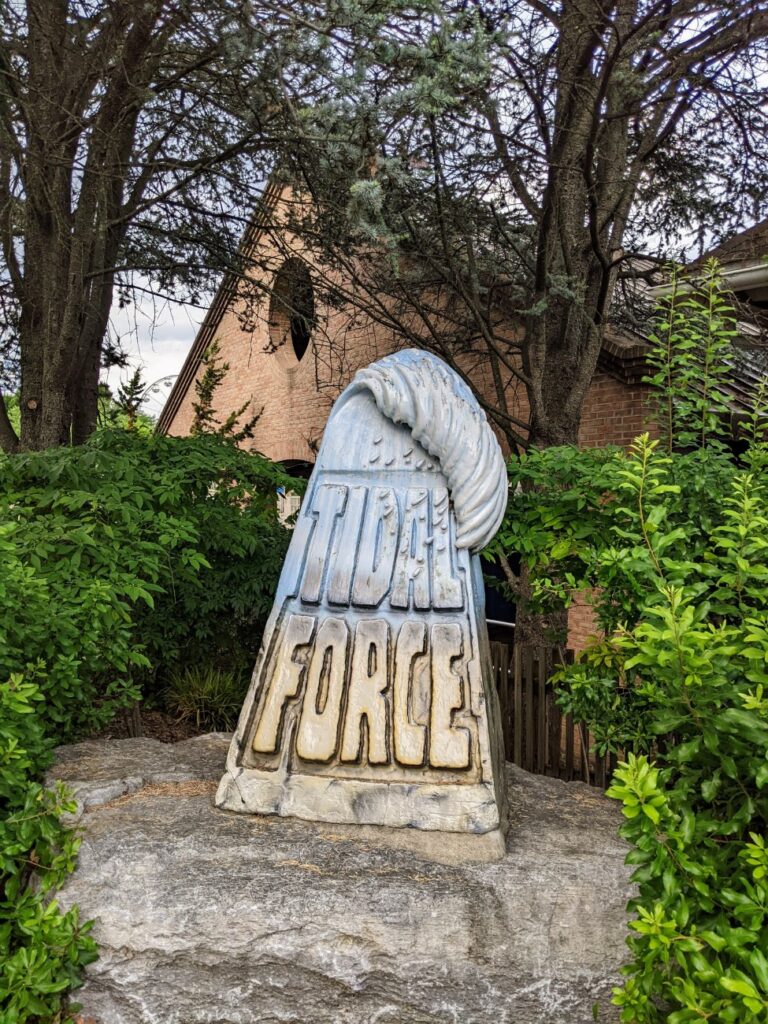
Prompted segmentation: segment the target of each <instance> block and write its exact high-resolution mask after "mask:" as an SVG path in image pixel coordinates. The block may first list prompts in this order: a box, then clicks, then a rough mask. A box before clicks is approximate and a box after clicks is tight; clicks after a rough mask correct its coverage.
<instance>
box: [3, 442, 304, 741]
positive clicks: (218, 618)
mask: <svg viewBox="0 0 768 1024" xmlns="http://www.w3.org/2000/svg"><path fill="white" fill-rule="evenodd" d="M0 479H1V480H2V484H0V522H4V526H3V530H4V531H5V533H4V535H5V536H6V538H7V540H8V542H9V543H11V544H12V546H13V548H14V550H15V551H16V552H17V553H18V556H19V558H20V560H21V563H22V565H23V571H24V573H25V574H26V576H27V577H28V579H29V581H32V583H31V585H32V584H33V585H34V586H35V587H37V588H38V589H40V590H41V591H42V592H43V593H44V595H45V603H46V613H45V614H44V615H39V614H38V613H37V612H36V611H34V610H29V608H28V605H27V602H26V601H25V600H24V599H23V594H24V586H23V585H22V586H20V590H19V593H18V595H17V604H16V609H15V612H14V615H13V616H11V617H10V621H9V622H7V623H6V624H5V630H6V633H5V637H4V639H5V641H6V642H5V643H4V645H3V646H2V647H1V648H0V678H7V677H8V676H9V675H10V673H11V672H24V671H25V669H26V666H27V665H28V663H29V661H30V657H31V652H34V658H33V660H35V661H37V660H38V659H39V660H40V661H41V663H42V664H44V666H45V673H44V676H43V678H42V682H41V689H42V690H43V693H44V695H45V702H44V704H43V705H42V708H41V711H40V714H41V715H42V717H43V718H44V720H45V722H46V728H47V729H48V731H49V732H50V733H51V734H53V735H56V737H57V739H59V740H66V739H70V738H72V737H75V736H79V735H82V734H83V732H85V731H88V730H93V729H95V728H98V727H99V726H100V725H101V724H103V723H104V722H105V721H106V720H108V718H109V717H110V716H111V715H112V714H113V713H114V710H115V708H116V707H119V706H122V705H125V704H128V703H130V702H131V701H133V700H135V699H137V698H138V697H139V696H140V694H141V692H142V690H143V692H144V693H145V694H147V695H152V694H157V693H159V692H161V690H162V689H163V688H164V685H165V680H166V679H167V678H168V676H169V675H170V673H171V672H172V671H174V670H176V669H178V668H179V667H181V666H183V664H184V663H185V662H189V663H213V664H218V665H221V667H232V666H236V667H237V668H238V669H239V668H240V667H241V666H242V664H243V662H251V661H252V660H253V658H254V657H255V654H256V650H257V648H258V643H259V640H260V635H261V627H262V623H263V621H264V618H265V617H266V614H267V613H268V610H269V607H270V605H271V601H272V596H273V593H274V588H275V586H276V582H277V578H278V576H279V571H280V565H281V563H282V559H283V555H284V552H285V549H286V545H287V541H288V533H287V531H286V530H285V529H284V527H283V526H282V525H281V524H280V523H279V522H278V520H277V514H276V507H275V489H276V487H277V486H278V485H280V484H286V483H288V484H289V485H290V484H291V481H290V480H289V479H288V478H286V477H285V476H284V475H283V474H281V473H280V472H279V470H278V469H277V468H276V467H275V466H273V465H272V464H271V463H270V462H268V461H267V460H266V459H263V458H261V457H260V456H257V455H251V454H248V453H246V452H243V451H240V450H239V449H238V448H236V447H235V445H234V444H233V443H231V442H230V441H227V440H224V439H222V438H220V437H216V436H211V435H204V436H200V437H197V438H171V437H151V438H142V437H140V436H137V435H136V434H135V433H129V432H112V433H110V432H105V433H102V434H100V435H97V436H96V437H95V438H94V439H93V441H92V442H91V443H89V444H88V445H85V446H83V447H81V448H74V449H53V450H50V451H46V452H39V453H32V454H24V455H14V456H4V457H1V458H0Z"/></svg>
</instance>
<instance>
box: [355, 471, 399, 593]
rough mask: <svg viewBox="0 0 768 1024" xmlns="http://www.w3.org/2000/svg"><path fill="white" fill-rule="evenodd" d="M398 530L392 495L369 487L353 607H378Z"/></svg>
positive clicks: (389, 573)
mask: <svg viewBox="0 0 768 1024" xmlns="http://www.w3.org/2000/svg"><path fill="white" fill-rule="evenodd" d="M399 530H400V512H399V510H398V507H397V498H396V497H395V492H394V491H392V490H390V489H389V488H387V487H374V488H372V489H371V492H370V496H369V498H368V508H367V509H366V513H365V522H364V523H363V535H362V537H361V538H360V548H359V551H358V560H357V567H356V569H355V582H354V585H353V587H352V604H353V605H357V606H358V607H359V608H376V607H377V606H378V605H379V604H381V600H382V598H383V597H384V596H385V595H386V593H387V591H388V590H389V584H390V581H391V579H392V565H393V563H394V560H395V552H396V550H397V538H398V534H399Z"/></svg>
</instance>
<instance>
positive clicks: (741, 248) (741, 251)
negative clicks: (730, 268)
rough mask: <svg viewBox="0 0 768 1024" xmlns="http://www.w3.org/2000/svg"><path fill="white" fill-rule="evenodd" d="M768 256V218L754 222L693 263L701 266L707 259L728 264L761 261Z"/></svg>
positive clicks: (724, 264)
mask: <svg viewBox="0 0 768 1024" xmlns="http://www.w3.org/2000/svg"><path fill="white" fill-rule="evenodd" d="M766 256H768V219H766V220H761V221H760V222H759V223H757V224H753V225H752V227H751V228H747V229H746V231H740V232H739V233H738V234H737V235H732V236H731V237H730V238H728V239H726V241H724V242H721V243H720V245H717V246H715V248H714V249H710V250H709V252H706V253H704V255H703V256H700V257H699V259H697V260H696V261H695V262H694V263H693V264H692V265H693V266H700V265H701V264H702V263H704V262H705V261H706V260H711V259H716V260H717V261H718V263H720V264H722V265H723V266H727V265H728V264H729V263H760V262H761V260H763V259H765V257H766Z"/></svg>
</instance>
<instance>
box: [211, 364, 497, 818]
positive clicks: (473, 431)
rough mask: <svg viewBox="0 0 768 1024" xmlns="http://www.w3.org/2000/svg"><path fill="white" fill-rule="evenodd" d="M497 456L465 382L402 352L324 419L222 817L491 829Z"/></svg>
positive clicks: (227, 778)
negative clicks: (487, 609) (490, 617)
mask: <svg viewBox="0 0 768 1024" xmlns="http://www.w3.org/2000/svg"><path fill="white" fill-rule="evenodd" d="M506 501H507V477H506V471H505V467H504V461H503V458H502V455H501V451H500V449H499V445H498V443H497V441H496V439H495V437H494V435H493V433H492V432H491V430H490V427H489V426H488V423H487V421H486V418H485V415H484V414H483V412H482V411H481V409H480V408H479V406H478V404H477V401H476V400H475V398H474V396H473V395H472V393H471V391H470V390H469V388H467V386H466V385H465V384H464V382H463V381H462V380H461V379H460V378H459V377H458V375H457V374H455V373H454V372H453V371H452V370H450V369H449V368H448V367H447V366H446V365H445V364H444V363H443V362H441V360H439V359H437V358H436V357H434V356H431V355H428V354H426V353H424V352H419V351H415V350H408V351H405V352H399V353H396V354H395V355H391V356H387V357H386V358H385V359H382V360H380V361H379V362H377V363H374V364H373V365H372V366H369V367H368V368H367V369H365V370H362V371H360V372H359V373H358V374H357V376H356V377H355V379H354V381H353V382H352V384H350V386H349V387H348V388H347V389H346V391H345V392H344V393H343V394H342V396H341V397H340V398H339V400H338V401H337V402H336V405H335V406H334V409H333V412H332V414H331V416H330V418H329V420H328V424H327V426H326V429H325V435H324V439H323V443H322V446H321V448H320V453H319V456H318V459H317V464H316V466H315V469H314V472H313V473H312V477H311V479H310V481H309V485H308V489H307V493H306V496H305V498H304V502H303V504H302V508H301V512H300V514H299V518H298V521H297V523H296V528H295V530H294V533H293V537H292V539H291V544H290V548H289V551H288V555H287V557H286V560H285V565H284V567H283V572H282V575H281V577H280V584H279V587H278V591H277V596H276V599H275V605H274V608H273V610H272V614H271V616H270V619H269V622H268V624H267V628H266V631H265V634H264V643H263V646H262V650H261V653H260V655H259V659H258V662H257V664H256V669H255V672H254V676H253V682H252V684H251V688H250V690H249V692H248V695H247V697H246V700H245V705H244V707H243V711H242V714H241V716H240V721H239V724H238V728H237V732H236V734H235V737H234V739H233V741H232V745H231V748H230V752H229V756H228V760H227V771H226V774H225V775H224V777H223V779H222V781H221V784H220V786H219V790H218V793H217V796H216V803H217V805H218V806H219V807H223V808H227V809H229V810H233V811H244V812H252V813H260V814H281V815H291V816H295V817H299V818H308V819H314V820H319V821H332V822H357V823H361V824H363V823H364V824H377V825H389V826H398V827H403V826H413V827H416V828H421V829H440V830H445V831H452V832H469V833H475V834H480V833H492V832H498V831H499V830H500V829H503V825H504V806H505V805H504V794H503V773H502V771H501V769H500V765H501V758H502V753H501V740H500V732H499V728H498V710H497V700H496V694H495V692H494V690H493V686H492V682H491V678H490V662H489V652H488V641H487V635H486V626H485V618H484V608H483V581H482V572H481V569H480V564H479V559H478V557H477V554H476V553H475V552H477V551H479V549H480V548H481V547H483V546H484V545H485V544H486V543H487V542H488V541H489V540H490V539H491V537H492V536H493V535H494V533H495V532H496V530H497V529H498V527H499V523H500V522H501V519H502V517H503V515H504V509H505V507H506Z"/></svg>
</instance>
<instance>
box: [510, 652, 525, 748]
mask: <svg viewBox="0 0 768 1024" xmlns="http://www.w3.org/2000/svg"><path fill="white" fill-rule="evenodd" d="M513 655H514V657H513V661H514V672H513V678H512V686H513V687H514V712H513V714H514V727H515V744H514V748H513V751H512V761H513V762H514V764H516V765H518V766H519V767H520V768H522V766H523V651H522V647H521V645H520V644H515V648H514V651H513Z"/></svg>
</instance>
